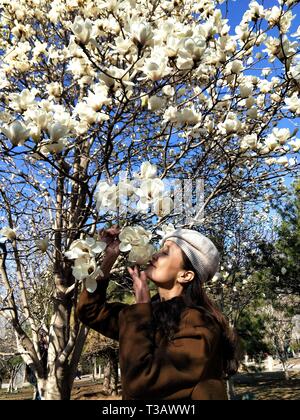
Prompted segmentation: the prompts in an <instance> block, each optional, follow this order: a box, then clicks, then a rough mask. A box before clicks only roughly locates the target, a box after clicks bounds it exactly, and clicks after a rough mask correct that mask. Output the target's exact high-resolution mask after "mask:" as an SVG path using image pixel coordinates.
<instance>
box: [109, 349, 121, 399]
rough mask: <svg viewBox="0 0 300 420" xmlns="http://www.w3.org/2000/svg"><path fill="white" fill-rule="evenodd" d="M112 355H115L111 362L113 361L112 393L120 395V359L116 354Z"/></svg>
mask: <svg viewBox="0 0 300 420" xmlns="http://www.w3.org/2000/svg"><path fill="white" fill-rule="evenodd" d="M112 356H114V357H113V358H111V359H110V363H111V378H110V389H111V395H113V396H116V395H118V382H119V375H118V359H117V355H116V354H115V355H112Z"/></svg>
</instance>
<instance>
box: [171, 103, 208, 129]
mask: <svg viewBox="0 0 300 420" xmlns="http://www.w3.org/2000/svg"><path fill="white" fill-rule="evenodd" d="M163 118H164V121H170V122H173V123H177V124H189V125H196V124H198V123H199V122H200V121H201V118H202V115H201V113H199V112H197V111H196V110H195V109H194V108H184V109H182V110H177V108H176V107H172V106H171V107H169V108H168V109H167V110H166V111H165V113H164V116H163Z"/></svg>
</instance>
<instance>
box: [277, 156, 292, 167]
mask: <svg viewBox="0 0 300 420" xmlns="http://www.w3.org/2000/svg"><path fill="white" fill-rule="evenodd" d="M277 163H278V164H279V165H283V166H288V165H289V159H288V158H287V156H280V157H279V158H278V159H277Z"/></svg>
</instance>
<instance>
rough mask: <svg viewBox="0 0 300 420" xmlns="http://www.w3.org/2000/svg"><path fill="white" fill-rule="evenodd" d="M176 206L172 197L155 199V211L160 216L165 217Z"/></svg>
mask: <svg viewBox="0 0 300 420" xmlns="http://www.w3.org/2000/svg"><path fill="white" fill-rule="evenodd" d="M173 208H174V203H173V200H172V199H171V198H170V197H161V198H159V199H157V200H155V201H154V203H153V209H154V213H155V214H156V215H157V216H159V217H165V216H167V215H168V214H170V213H171V212H172V210H173Z"/></svg>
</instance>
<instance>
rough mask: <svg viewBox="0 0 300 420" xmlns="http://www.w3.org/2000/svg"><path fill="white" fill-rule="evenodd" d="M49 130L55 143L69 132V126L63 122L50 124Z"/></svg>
mask: <svg viewBox="0 0 300 420" xmlns="http://www.w3.org/2000/svg"><path fill="white" fill-rule="evenodd" d="M47 130H48V133H49V137H50V139H51V141H52V142H54V143H55V142H58V141H59V140H60V139H61V138H63V137H65V136H66V135H67V134H68V133H69V129H68V127H67V126H65V125H63V124H61V123H54V124H49V125H48V127H47Z"/></svg>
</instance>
